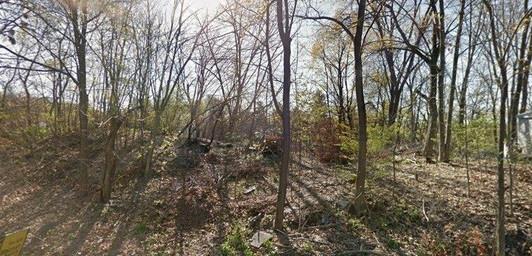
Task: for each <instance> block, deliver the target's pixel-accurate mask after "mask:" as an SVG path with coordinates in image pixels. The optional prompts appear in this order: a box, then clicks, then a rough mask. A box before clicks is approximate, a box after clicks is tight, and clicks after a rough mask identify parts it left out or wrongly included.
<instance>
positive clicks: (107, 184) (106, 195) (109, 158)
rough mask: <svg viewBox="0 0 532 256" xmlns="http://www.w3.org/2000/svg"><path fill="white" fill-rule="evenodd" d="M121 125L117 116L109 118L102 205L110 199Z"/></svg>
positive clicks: (101, 195) (101, 196)
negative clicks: (117, 140) (116, 146)
mask: <svg viewBox="0 0 532 256" xmlns="http://www.w3.org/2000/svg"><path fill="white" fill-rule="evenodd" d="M121 125H122V120H121V119H120V118H119V117H118V116H113V117H111V127H110V130H109V135H108V137H107V143H106V144H105V169H104V172H103V177H102V190H101V194H100V201H101V202H102V203H107V202H109V199H111V192H112V189H113V182H114V177H115V172H116V162H117V160H118V157H117V155H116V152H115V144H116V137H117V135H118V130H120V126H121Z"/></svg>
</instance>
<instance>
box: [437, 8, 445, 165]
mask: <svg viewBox="0 0 532 256" xmlns="http://www.w3.org/2000/svg"><path fill="white" fill-rule="evenodd" d="M439 14H440V15H439V17H440V20H439V33H440V38H439V43H440V69H439V73H438V134H439V143H438V146H439V150H438V159H439V160H440V161H442V159H444V158H445V156H444V154H445V71H446V62H445V54H446V47H445V38H446V34H445V6H444V4H443V0H440V13H439Z"/></svg>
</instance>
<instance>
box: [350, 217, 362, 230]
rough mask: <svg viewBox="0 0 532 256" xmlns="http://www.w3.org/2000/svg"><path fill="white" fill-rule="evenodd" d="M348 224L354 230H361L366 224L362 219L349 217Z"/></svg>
mask: <svg viewBox="0 0 532 256" xmlns="http://www.w3.org/2000/svg"><path fill="white" fill-rule="evenodd" d="M347 225H348V227H349V228H350V229H351V230H353V231H356V230H359V229H361V228H362V227H363V226H364V224H363V223H362V221H360V219H358V218H349V219H348V220H347Z"/></svg>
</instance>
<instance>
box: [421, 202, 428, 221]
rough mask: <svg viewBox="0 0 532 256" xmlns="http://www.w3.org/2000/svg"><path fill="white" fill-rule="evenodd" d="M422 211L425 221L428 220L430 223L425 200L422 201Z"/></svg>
mask: <svg viewBox="0 0 532 256" xmlns="http://www.w3.org/2000/svg"><path fill="white" fill-rule="evenodd" d="M422 202H423V204H422V207H421V208H422V210H423V216H425V219H427V222H429V217H428V216H427V212H426V211H425V198H423V199H422Z"/></svg>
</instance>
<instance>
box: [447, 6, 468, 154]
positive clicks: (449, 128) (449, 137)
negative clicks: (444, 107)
mask: <svg viewBox="0 0 532 256" xmlns="http://www.w3.org/2000/svg"><path fill="white" fill-rule="evenodd" d="M464 9H465V0H460V12H459V14H458V31H457V32H456V41H455V46H454V54H453V70H452V74H451V91H450V92H449V110H448V113H447V127H446V135H445V148H444V151H443V155H442V159H441V160H442V161H443V162H449V158H450V155H451V142H452V123H453V110H454V109H453V105H454V95H455V93H456V76H457V75H456V73H457V70H458V57H459V56H460V39H461V37H462V27H463V23H464Z"/></svg>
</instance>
